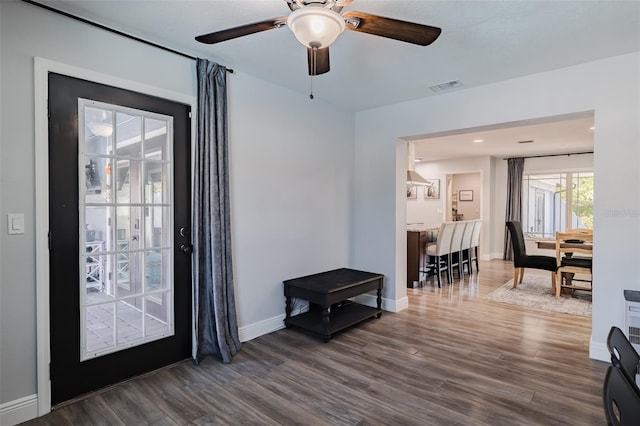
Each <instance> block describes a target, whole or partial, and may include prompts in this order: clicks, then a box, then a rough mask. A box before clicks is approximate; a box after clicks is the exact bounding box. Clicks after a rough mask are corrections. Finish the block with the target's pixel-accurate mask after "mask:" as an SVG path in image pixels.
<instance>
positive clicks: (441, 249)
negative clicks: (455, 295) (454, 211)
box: [424, 222, 456, 287]
mask: <svg viewBox="0 0 640 426" xmlns="http://www.w3.org/2000/svg"><path fill="white" fill-rule="evenodd" d="M455 224H456V222H443V223H442V225H440V230H439V231H438V238H437V240H436V243H435V244H433V243H431V244H427V245H426V246H425V248H424V249H425V251H426V254H427V255H426V256H425V258H426V264H425V272H427V273H428V272H429V271H433V272H434V273H435V275H436V279H437V282H438V287H442V284H441V281H440V274H441V273H442V272H446V273H447V283H449V284H451V281H452V277H451V275H450V273H451V269H450V268H449V259H448V258H449V251H450V249H451V237H452V235H453V230H454V228H455Z"/></svg>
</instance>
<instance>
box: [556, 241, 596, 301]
mask: <svg viewBox="0 0 640 426" xmlns="http://www.w3.org/2000/svg"><path fill="white" fill-rule="evenodd" d="M575 253H580V254H583V255H589V256H575ZM592 254H593V233H584V232H556V266H557V269H556V289H555V290H556V299H558V298H560V292H561V291H562V289H563V288H570V289H571V290H572V291H574V290H586V291H591V281H592V280H593V278H591V279H583V278H575V276H574V275H575V274H586V275H590V276H592V273H591V270H592V265H593V257H592ZM576 282H578V283H588V285H586V284H576Z"/></svg>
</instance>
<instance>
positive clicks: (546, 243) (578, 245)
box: [536, 240, 593, 285]
mask: <svg viewBox="0 0 640 426" xmlns="http://www.w3.org/2000/svg"><path fill="white" fill-rule="evenodd" d="M536 246H537V247H538V248H539V249H541V250H554V251H555V249H556V240H536ZM560 247H562V248H575V249H581V250H592V249H593V243H592V242H585V241H581V242H577V241H576V242H567V241H562V242H561V243H560ZM565 256H566V257H568V258H570V257H571V256H573V253H571V252H565ZM574 275H575V274H574V273H573V272H563V273H562V277H563V278H564V280H565V282H566V283H567V284H568V285H571V281H572V280H573V277H574Z"/></svg>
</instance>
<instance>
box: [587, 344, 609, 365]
mask: <svg viewBox="0 0 640 426" xmlns="http://www.w3.org/2000/svg"><path fill="white" fill-rule="evenodd" d="M592 339H593V338H592ZM589 358H591V359H597V360H598V361H604V362H611V354H610V353H609V349H608V348H607V345H606V343H602V342H594V341H593V340H591V342H589Z"/></svg>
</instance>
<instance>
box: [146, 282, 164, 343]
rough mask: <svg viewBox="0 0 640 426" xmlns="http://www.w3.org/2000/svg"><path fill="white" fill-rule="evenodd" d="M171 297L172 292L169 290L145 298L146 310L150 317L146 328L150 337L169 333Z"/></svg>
mask: <svg viewBox="0 0 640 426" xmlns="http://www.w3.org/2000/svg"><path fill="white" fill-rule="evenodd" d="M169 298H170V294H169V293H167V292H164V293H159V294H154V295H153V296H149V297H147V298H145V303H146V306H145V308H146V309H145V312H146V315H147V316H148V318H149V319H150V320H149V321H147V328H146V329H145V332H146V335H147V336H148V337H152V336H163V335H167V333H169V330H170V327H169V325H170V324H169V318H170V315H169V311H168V308H169V306H170V304H169Z"/></svg>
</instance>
